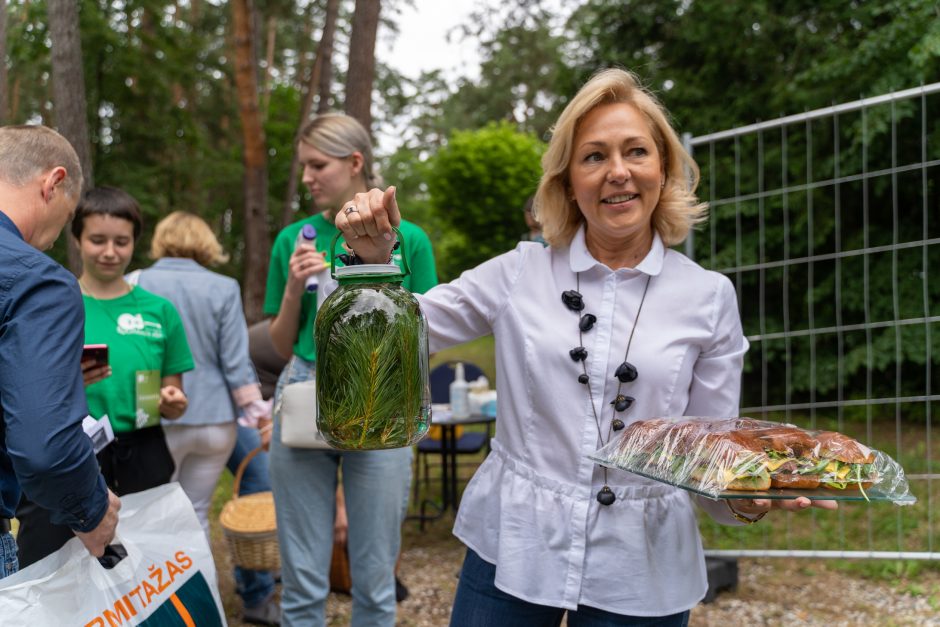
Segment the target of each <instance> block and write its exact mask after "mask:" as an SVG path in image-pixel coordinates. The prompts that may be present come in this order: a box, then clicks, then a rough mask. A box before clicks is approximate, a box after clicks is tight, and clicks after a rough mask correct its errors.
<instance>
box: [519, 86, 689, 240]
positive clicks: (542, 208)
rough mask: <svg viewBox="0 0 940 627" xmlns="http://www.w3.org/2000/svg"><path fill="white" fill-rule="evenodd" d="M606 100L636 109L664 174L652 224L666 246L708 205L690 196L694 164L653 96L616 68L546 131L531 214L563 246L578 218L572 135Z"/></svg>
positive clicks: (578, 97)
mask: <svg viewBox="0 0 940 627" xmlns="http://www.w3.org/2000/svg"><path fill="white" fill-rule="evenodd" d="M612 103H627V104H630V105H632V106H634V107H636V108H637V110H639V112H640V113H641V114H642V115H643V117H644V118H645V119H646V121H647V123H648V124H649V127H650V134H651V135H652V137H653V141H654V142H655V143H656V149H657V150H658V151H659V154H660V158H661V159H662V163H663V170H664V172H665V187H664V188H663V190H662V193H661V194H660V197H659V204H657V205H656V208H655V209H654V210H653V216H652V223H653V228H654V229H655V230H656V232H657V233H659V236H660V237H661V238H662V240H663V243H664V244H665V245H666V246H674V245H675V244H678V243H679V242H681V241H683V240H684V239H685V238H686V236H687V235H688V233H689V229H691V228H692V226H693V225H695V224H697V223H699V222H702V221H703V220H705V217H706V215H705V214H706V210H707V209H708V205H707V204H705V203H700V202H699V201H698V197H697V196H696V195H695V188H696V187H697V186H698V181H699V170H698V166H697V165H696V163H695V161H693V160H692V157H691V155H689V153H688V151H686V149H685V148H684V147H683V146H682V142H681V141H680V139H679V136H678V135H677V134H676V131H675V130H674V129H673V128H672V126H671V125H670V123H669V119H668V114H667V113H666V110H665V108H664V107H663V106H662V104H660V102H659V100H657V99H656V97H655V96H653V95H652V94H651V93H650V92H648V91H647V90H646V89H644V88H643V87H642V86H641V85H640V82H639V80H638V79H637V77H636V75H634V74H633V73H632V72H628V71H627V70H621V69H607V70H602V71H600V72H598V73H597V74H595V75H594V76H593V77H591V79H590V80H589V81H588V82H587V83H585V84H584V86H583V87H582V88H581V90H580V91H578V93H577V94H576V95H575V97H574V98H573V99H572V100H571V102H569V103H568V106H566V107H565V110H564V111H562V112H561V115H560V116H559V117H558V121H557V122H556V123H555V126H554V128H553V129H552V138H551V140H550V141H549V143H548V149H547V150H546V151H545V154H544V155H543V156H542V180H541V181H540V182H539V188H538V191H537V192H536V195H535V215H536V217H537V218H538V220H539V222H540V223H541V224H542V235H543V237H544V238H545V239H546V241H548V242H549V243H550V244H551V245H552V246H564V245H567V244H568V243H570V242H571V238H572V237H574V234H575V233H576V232H577V230H578V227H580V226H581V223H582V222H584V216H583V215H582V214H581V211H580V209H578V206H577V202H576V201H575V200H574V199H572V198H571V182H570V180H569V178H568V167H569V165H570V163H571V155H572V151H573V144H574V138H575V134H576V133H577V132H578V127H579V125H580V123H581V120H583V119H584V116H586V115H587V114H588V113H590V112H591V111H593V110H594V109H595V108H596V107H598V106H600V105H606V104H612Z"/></svg>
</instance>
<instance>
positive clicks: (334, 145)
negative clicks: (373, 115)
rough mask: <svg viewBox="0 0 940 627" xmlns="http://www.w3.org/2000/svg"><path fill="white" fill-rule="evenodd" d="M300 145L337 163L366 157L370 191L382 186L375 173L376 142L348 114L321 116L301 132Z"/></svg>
mask: <svg viewBox="0 0 940 627" xmlns="http://www.w3.org/2000/svg"><path fill="white" fill-rule="evenodd" d="M300 141H302V142H304V143H306V144H309V145H310V146H313V147H314V148H316V149H317V150H319V151H320V152H322V153H324V154H327V155H329V156H331V157H336V158H337V159H345V158H346V157H349V156H350V155H352V154H353V153H354V152H358V153H360V154H361V155H362V178H363V180H364V181H365V184H366V187H378V186H380V185H381V184H382V183H381V181H380V180H379V177H378V176H376V174H375V172H374V171H373V159H372V140H370V139H369V133H368V131H366V129H365V128H364V127H363V126H362V124H360V123H359V121H358V120H356V118H354V117H351V116H348V115H346V114H345V113H321V114H320V115H318V116H317V117H315V118H314V119H313V120H311V121H310V122H309V123H307V125H306V126H305V127H304V128H303V130H301V132H300Z"/></svg>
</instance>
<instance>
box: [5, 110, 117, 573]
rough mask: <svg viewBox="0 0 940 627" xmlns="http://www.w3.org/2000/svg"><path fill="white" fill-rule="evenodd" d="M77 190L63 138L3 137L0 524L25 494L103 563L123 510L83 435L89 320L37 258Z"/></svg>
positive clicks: (12, 565) (37, 134)
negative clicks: (86, 326)
mask: <svg viewBox="0 0 940 627" xmlns="http://www.w3.org/2000/svg"><path fill="white" fill-rule="evenodd" d="M81 187H82V170H81V166H80V165H79V161H78V156H77V155H76V154H75V150H74V149H73V148H72V146H71V145H70V144H69V143H68V141H67V140H66V139H65V138H64V137H62V136H61V135H59V134H58V133H56V132H55V131H53V130H51V129H49V128H46V127H44V126H5V127H0V518H2V519H10V518H12V516H13V513H14V510H15V508H16V504H17V501H19V498H20V491H21V490H22V491H23V492H25V493H26V495H27V496H28V497H29V498H30V499H31V500H32V501H34V502H36V503H38V504H39V505H41V506H42V507H44V508H46V509H48V510H49V511H50V512H51V514H52V520H53V522H57V523H60V524H65V525H68V526H69V527H71V528H72V529H73V530H74V531H75V535H77V536H78V537H79V538H80V539H81V540H82V542H83V543H84V544H85V546H86V547H87V548H88V550H89V552H91V553H92V554H93V555H95V556H99V557H100V556H101V555H102V554H103V553H104V550H105V548H106V547H107V545H108V543H110V542H111V540H112V539H113V538H114V529H115V527H116V526H117V516H118V514H117V513H118V510H119V509H120V507H121V503H120V501H119V500H118V498H117V497H116V496H115V495H114V494H113V493H111V492H110V491H109V490H108V488H107V487H106V486H105V483H104V479H103V478H102V477H101V473H100V471H99V469H98V462H97V460H96V458H95V455H94V451H93V450H92V445H91V440H89V438H88V436H86V435H85V433H84V431H83V430H82V419H83V418H84V417H85V415H86V414H87V413H88V409H87V406H86V404H85V390H84V385H83V382H82V373H81V369H80V366H79V364H80V362H81V354H82V343H83V338H84V321H85V312H84V308H83V306H82V298H81V293H80V292H79V289H78V282H77V281H76V280H75V277H74V276H72V275H71V274H70V273H69V272H67V271H66V270H65V268H63V267H62V266H60V265H59V264H57V263H56V262H54V261H53V260H52V259H50V258H49V257H47V256H46V255H44V254H42V253H41V252H39V251H40V250H46V249H48V248H49V247H51V246H52V244H54V243H55V240H56V238H58V236H59V232H60V231H61V230H62V227H63V226H65V224H66V222H68V220H69V218H70V217H71V215H72V213H73V212H74V211H75V206H76V204H77V202H78V197H79V194H80V192H81ZM4 522H6V521H4ZM16 570H17V559H16V544H15V541H14V540H13V537H12V536H11V535H10V533H9V532H7V531H5V530H0V577H4V576H6V575H8V574H11V573H12V572H15V571H16Z"/></svg>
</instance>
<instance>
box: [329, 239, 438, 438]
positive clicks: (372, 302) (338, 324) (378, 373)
mask: <svg viewBox="0 0 940 627" xmlns="http://www.w3.org/2000/svg"><path fill="white" fill-rule="evenodd" d="M396 231H397V229H396ZM338 237H339V235H337V236H336V237H335V238H334V239H333V244H332V246H331V248H330V254H331V255H332V251H333V249H334V248H335V246H336V240H337V238H338ZM399 238H401V233H399ZM402 261H403V263H404V272H402V271H401V270H400V269H399V268H398V266H397V265H396V264H394V263H389V264H366V265H356V266H346V267H341V268H337V267H336V265H335V262H334V264H333V265H332V266H331V271H330V272H331V274H332V275H333V277H334V278H335V279H336V280H337V281H338V282H339V287H338V288H337V289H336V291H334V292H333V293H332V294H330V296H329V297H328V298H327V299H326V301H325V302H324V303H323V305H322V306H321V307H320V310H319V312H318V313H317V320H316V325H315V330H314V337H315V339H316V345H317V427H318V428H319V430H320V433H322V434H323V437H324V438H325V439H326V441H327V442H329V444H330V445H331V446H333V447H334V448H338V449H344V450H375V449H388V448H400V447H403V446H411V445H412V444H414V443H415V442H417V441H418V440H420V439H421V438H423V437H424V435H425V434H426V433H427V430H428V427H429V426H430V421H431V401H430V392H429V385H428V324H427V320H426V319H425V317H424V314H423V313H422V311H421V308H420V307H419V306H418V301H417V300H416V299H415V297H414V296H413V295H412V294H411V293H410V292H409V291H408V290H406V289H405V288H404V287H402V284H401V283H402V280H404V278H405V276H406V275H407V273H408V262H407V261H406V260H405V256H404V255H402Z"/></svg>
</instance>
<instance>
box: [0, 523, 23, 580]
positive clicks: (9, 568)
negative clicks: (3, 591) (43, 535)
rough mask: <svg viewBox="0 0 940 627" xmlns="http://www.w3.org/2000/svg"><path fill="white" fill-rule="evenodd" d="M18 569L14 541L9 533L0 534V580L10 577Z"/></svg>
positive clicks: (18, 562)
mask: <svg viewBox="0 0 940 627" xmlns="http://www.w3.org/2000/svg"><path fill="white" fill-rule="evenodd" d="M19 569H20V561H19V559H18V558H17V557H16V540H14V539H13V534H11V533H10V532H8V531H7V532H4V533H0V579H3V578H4V577H6V576H7V575H12V574H13V573H15V572H16V571H18V570H19Z"/></svg>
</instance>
